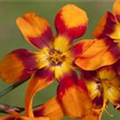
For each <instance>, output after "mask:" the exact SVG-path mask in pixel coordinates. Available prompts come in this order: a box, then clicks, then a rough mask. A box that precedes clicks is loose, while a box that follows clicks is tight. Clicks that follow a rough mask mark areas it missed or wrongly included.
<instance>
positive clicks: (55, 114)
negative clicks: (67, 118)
mask: <svg viewBox="0 0 120 120" xmlns="http://www.w3.org/2000/svg"><path fill="white" fill-rule="evenodd" d="M34 116H35V117H40V116H45V117H49V118H50V119H51V120H61V119H62V118H63V117H64V112H63V110H62V108H61V105H60V103H59V101H58V99H57V98H56V97H54V98H52V99H50V100H49V101H47V102H46V103H44V104H43V105H41V106H40V107H38V108H37V109H35V110H34Z"/></svg>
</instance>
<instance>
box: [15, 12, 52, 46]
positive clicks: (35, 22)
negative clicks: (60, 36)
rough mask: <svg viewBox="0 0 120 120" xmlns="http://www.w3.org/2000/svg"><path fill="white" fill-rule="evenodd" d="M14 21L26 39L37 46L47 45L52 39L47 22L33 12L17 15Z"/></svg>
mask: <svg viewBox="0 0 120 120" xmlns="http://www.w3.org/2000/svg"><path fill="white" fill-rule="evenodd" d="M16 23H17V25H18V27H19V29H20V30H21V32H22V34H23V36H24V37H25V38H26V40H27V41H28V42H29V43H31V44H32V45H34V46H36V47H38V48H42V47H43V46H45V45H49V43H50V41H51V40H52V39H53V34H52V30H51V27H50V25H49V23H48V22H47V21H46V20H45V19H44V18H42V17H40V16H38V15H36V14H35V13H33V12H29V13H26V14H24V15H23V16H22V17H19V18H18V19H17V21H16Z"/></svg>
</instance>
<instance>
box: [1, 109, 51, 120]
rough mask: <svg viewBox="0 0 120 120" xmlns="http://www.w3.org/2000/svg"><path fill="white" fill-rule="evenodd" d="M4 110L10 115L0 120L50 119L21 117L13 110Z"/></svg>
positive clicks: (45, 119) (44, 119)
mask: <svg viewBox="0 0 120 120" xmlns="http://www.w3.org/2000/svg"><path fill="white" fill-rule="evenodd" d="M4 110H5V111H6V112H7V113H8V114H10V115H8V116H2V117H0V120H50V118H48V117H43V116H41V117H30V116H23V115H20V114H19V113H18V112H16V111H15V109H12V108H8V107H6V108H4ZM26 111H27V110H26Z"/></svg>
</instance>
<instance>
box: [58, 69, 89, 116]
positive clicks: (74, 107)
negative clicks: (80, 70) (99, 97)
mask: <svg viewBox="0 0 120 120" xmlns="http://www.w3.org/2000/svg"><path fill="white" fill-rule="evenodd" d="M57 96H58V99H59V100H60V102H61V104H62V105H63V108H64V111H65V112H66V115H68V116H69V117H71V118H81V117H83V116H85V115H87V114H88V113H89V112H90V111H91V100H90V98H89V96H88V94H87V89H86V86H85V83H83V82H82V81H81V80H79V79H78V77H77V74H76V73H75V72H74V71H72V72H71V73H68V74H65V75H64V77H62V78H61V79H60V85H59V87H58V91H57ZM83 101H84V102H83Z"/></svg>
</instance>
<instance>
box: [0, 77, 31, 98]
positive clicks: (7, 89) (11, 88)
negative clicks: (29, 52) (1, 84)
mask: <svg viewBox="0 0 120 120" xmlns="http://www.w3.org/2000/svg"><path fill="white" fill-rule="evenodd" d="M28 79H29V78H27V79H26V80H23V81H20V82H17V83H14V84H12V85H10V86H9V87H7V88H5V89H4V90H2V91H1V92H0V98H1V97H3V96H4V95H6V94H7V93H9V92H11V91H12V90H14V89H15V88H16V87H18V86H19V85H21V84H23V83H24V82H26V81H27V80H28Z"/></svg>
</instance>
